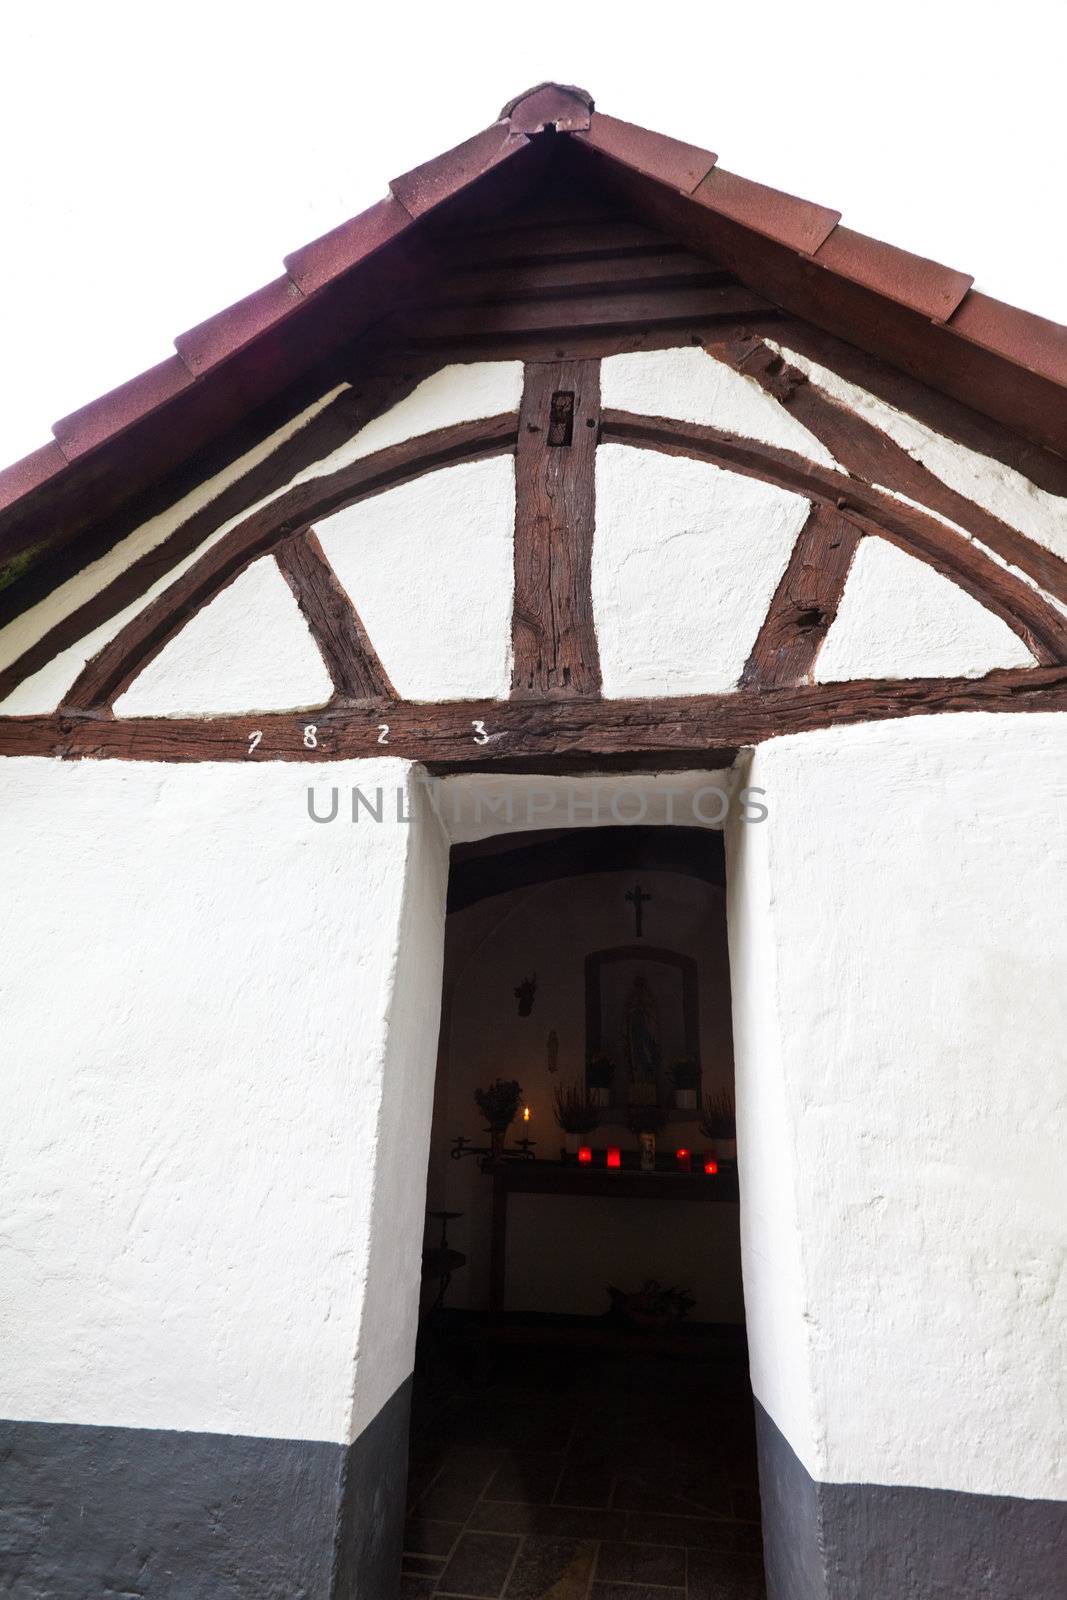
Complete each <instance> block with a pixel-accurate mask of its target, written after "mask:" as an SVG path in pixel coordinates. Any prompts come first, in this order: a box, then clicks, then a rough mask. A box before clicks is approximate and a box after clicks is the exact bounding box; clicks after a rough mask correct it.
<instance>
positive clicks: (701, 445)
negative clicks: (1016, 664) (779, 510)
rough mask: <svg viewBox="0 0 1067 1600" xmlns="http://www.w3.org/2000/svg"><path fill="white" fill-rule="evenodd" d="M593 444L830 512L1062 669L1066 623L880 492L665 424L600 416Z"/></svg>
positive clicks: (1012, 577) (976, 553)
mask: <svg viewBox="0 0 1067 1600" xmlns="http://www.w3.org/2000/svg"><path fill="white" fill-rule="evenodd" d="M601 437H602V439H605V440H612V441H614V442H616V443H619V444H630V445H637V446H639V447H640V448H643V449H646V450H660V451H663V452H664V453H666V454H667V455H680V456H690V457H692V458H693V459H694V460H696V461H710V462H712V463H714V464H715V465H717V466H722V467H728V468H729V469H730V470H731V471H732V472H739V473H743V474H744V475H745V476H746V477H751V478H759V479H762V481H763V482H765V483H773V484H776V485H778V487H780V488H783V489H791V490H792V491H793V492H794V493H796V494H801V495H805V496H806V497H807V498H808V499H810V500H817V501H821V502H822V503H823V504H825V505H829V506H832V507H835V508H836V509H837V510H838V511H839V512H840V513H841V514H842V516H844V517H846V518H848V520H849V521H851V522H854V523H856V525H857V527H859V529H860V530H861V531H862V532H864V533H879V534H881V535H882V537H883V538H886V539H888V540H890V542H891V543H893V544H896V545H898V546H899V547H900V548H901V549H902V550H905V551H907V553H908V554H909V555H913V556H917V557H918V558H919V559H920V560H921V561H926V562H928V563H929V564H930V565H931V566H932V567H934V568H935V569H936V570H937V571H938V572H941V573H942V574H943V575H944V576H945V577H947V578H951V579H952V581H953V582H954V583H957V584H958V585H959V586H960V588H961V589H965V590H966V591H967V593H968V594H970V595H972V596H973V598H974V599H975V600H977V601H978V603H979V604H980V605H983V606H985V607H986V608H987V610H989V611H992V612H994V613H995V614H996V615H997V616H998V617H1000V618H1001V619H1002V621H1004V622H1006V623H1007V625H1008V627H1009V628H1011V630H1012V632H1013V633H1016V634H1017V635H1018V636H1019V638H1020V639H1022V641H1023V643H1024V644H1025V645H1026V647H1027V649H1028V650H1030V652H1031V653H1032V655H1033V656H1034V658H1035V660H1036V661H1037V662H1039V663H1040V664H1041V665H1043V666H1052V665H1055V664H1057V663H1060V662H1063V661H1067V617H1065V616H1064V615H1063V614H1062V612H1059V611H1057V610H1056V608H1055V607H1054V606H1052V605H1050V604H1049V602H1048V601H1047V600H1045V599H1044V598H1043V597H1042V596H1041V595H1040V594H1038V593H1037V592H1036V590H1034V589H1032V588H1031V587H1030V586H1029V584H1027V583H1025V582H1024V581H1023V579H1021V578H1019V577H1017V576H1016V574H1015V573H1013V572H1009V571H1008V570H1007V569H1006V568H1004V567H1001V566H999V565H998V564H997V563H996V562H995V561H993V560H992V558H991V557H989V556H987V555H986V554H985V553H984V551H982V550H980V549H979V548H978V547H977V546H976V545H974V544H972V543H970V542H969V541H967V540H965V539H963V538H961V537H960V535H959V534H958V533H955V532H953V530H952V529H951V528H948V527H946V526H945V524H944V523H943V522H939V521H938V520H937V518H936V517H933V516H931V515H928V514H927V513H925V512H924V511H922V510H919V509H917V508H916V507H914V506H910V505H907V504H905V503H904V502H903V501H900V500H897V499H896V498H894V496H893V495H892V494H890V493H888V491H883V490H881V489H877V488H874V487H872V486H871V485H869V484H865V483H863V482H861V481H860V480H859V479H858V478H850V477H845V476H844V475H843V474H841V473H838V472H834V471H833V469H832V468H829V467H823V466H819V465H817V464H816V463H814V462H812V461H808V460H806V458H805V457H803V456H800V455H797V454H795V453H794V452H793V451H792V450H782V449H780V448H778V447H777V446H775V445H769V444H761V443H758V442H757V441H755V440H753V439H742V438H737V437H736V436H735V435H733V434H729V433H723V432H722V431H721V430H720V429H718V428H712V427H708V426H705V425H703V424H700V423H695V422H679V421H677V420H675V419H672V418H670V417H647V416H635V415H633V414H632V413H630V412H627V411H604V412H603V413H602V415H601Z"/></svg>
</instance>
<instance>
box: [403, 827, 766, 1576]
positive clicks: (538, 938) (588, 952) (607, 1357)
mask: <svg viewBox="0 0 1067 1600" xmlns="http://www.w3.org/2000/svg"><path fill="white" fill-rule="evenodd" d="M448 906H449V914H448V919H447V929H446V944H445V972H444V994H443V1007H442V1021H441V1037H440V1046H439V1056H438V1071H437V1081H436V1088H435V1100H434V1119H433V1132H432V1136H431V1145H430V1157H429V1169H428V1175H427V1211H428V1220H427V1230H426V1239H425V1250H424V1278H423V1300H422V1320H421V1326H420V1336H419V1348H418V1357H417V1362H416V1373H415V1387H414V1401H413V1409H412V1427H411V1468H410V1479H409V1485H408V1506H409V1516H408V1524H407V1532H406V1537H405V1555H404V1571H403V1579H402V1584H403V1588H402V1593H403V1594H404V1595H405V1596H414V1595H441V1596H444V1595H464V1596H476V1597H479V1600H481V1597H484V1600H493V1597H500V1596H504V1597H506V1600H542V1597H543V1600H585V1597H591V1600H756V1597H758V1596H760V1595H762V1594H763V1592H764V1589H763V1570H762V1558H761V1530H760V1508H759V1496H758V1489H757V1477H756V1446H755V1433H754V1425H753V1409H752V1393H751V1389H750V1387H749V1381H748V1362H747V1349H746V1343H745V1328H744V1301H743V1295H742V1285H741V1251H740V1230H739V1208H738V1189H737V1167H736V1134H735V1129H734V1125H733V1121H732V1107H733V1048H732V1031H731V1012H730V983H729V962H728V952H727V936H726V894H725V867H724V855H723V840H722V835H721V834H720V833H718V832H715V831H712V830H710V829H704V828H700V829H689V828H681V827H612V828H586V829H581V830H553V831H546V832H532V833H530V832H528V833H523V834H506V835H498V836H494V837H492V838H489V839H483V840H481V841H480V842H478V843H475V844H467V845H459V846H457V847H455V848H454V850H453V853H452V861H451V871H450V878H449V901H448ZM514 1085H517V1086H518V1091H516V1089H515V1088H514V1087H513V1086H514ZM511 1111H513V1112H514V1115H513V1116H512V1117H511V1119H510V1120H508V1121H507V1122H506V1126H503V1124H504V1123H505V1120H506V1119H507V1118H508V1116H509V1113H510V1112H511ZM561 1119H562V1121H563V1122H564V1123H565V1124H568V1126H560V1120H561ZM494 1121H495V1122H496V1123H497V1124H498V1125H497V1127H496V1128H494V1127H493V1126H492V1123H493V1122H494Z"/></svg>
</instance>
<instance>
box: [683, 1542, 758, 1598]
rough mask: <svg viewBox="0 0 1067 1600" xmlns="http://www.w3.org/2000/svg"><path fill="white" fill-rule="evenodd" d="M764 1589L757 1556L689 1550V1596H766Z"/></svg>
mask: <svg viewBox="0 0 1067 1600" xmlns="http://www.w3.org/2000/svg"><path fill="white" fill-rule="evenodd" d="M765 1593H766V1591H765V1589H764V1586H763V1563H762V1561H760V1559H759V1557H758V1556H739V1555H721V1554H719V1552H718V1551H715V1550H690V1551H689V1600H763V1596H764V1594H765Z"/></svg>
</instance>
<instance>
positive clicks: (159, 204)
mask: <svg viewBox="0 0 1067 1600" xmlns="http://www.w3.org/2000/svg"><path fill="white" fill-rule="evenodd" d="M0 42H2V47H3V53H4V58H5V59H4V74H3V76H4V93H3V96H2V97H0V150H2V151H3V163H2V166H0V185H2V202H3V203H2V207H0V234H2V241H0V242H2V244H3V250H2V255H0V260H2V261H3V264H4V268H5V271H4V283H3V289H4V292H3V294H2V296H0V341H2V344H0V348H2V350H3V355H4V367H3V372H4V382H3V386H2V394H0V462H7V461H10V460H13V459H14V458H16V457H17V456H20V455H22V454H24V453H25V452H26V451H28V450H31V449H33V448H35V447H36V446H37V445H39V444H41V443H43V442H44V440H45V439H47V437H48V431H49V424H50V423H51V422H52V421H53V420H54V419H55V418H57V417H60V416H63V415H64V414H65V413H66V412H68V411H71V410H73V409H74V408H75V407H77V406H79V405H82V404H84V403H85V402H86V401H87V400H90V399H92V398H94V397H95V396H96V395H98V394H101V393H103V392H104V391H105V390H107V389H109V388H112V387H113V386H114V385H115V384H117V383H120V382H122V381H123V380H124V379H126V378H128V377H131V376H133V374H135V373H136V372H138V371H140V370H141V369H142V368H144V367H146V366H150V365H152V363H154V362H156V361H159V360H161V359H162V358H163V357H165V356H166V355H168V354H170V352H171V340H172V338H173V336H174V335H175V334H176V333H179V332H181V331H182V330H183V329H185V328H188V327H191V326H192V325H194V324H195V323H197V322H199V321H201V320H202V319H203V318H204V317H206V316H209V315H211V314H212V313H213V312H215V311H217V310H220V309H221V308H222V307H223V306H225V305H227V304H229V302H230V301H232V300H236V299H238V298H239V297H240V296H241V295H243V294H246V293H248V292H249V291H250V290H252V289H254V288H256V287H257V286H258V285H259V284H261V283H263V282H266V281H267V280H268V279H270V278H272V277H275V276H277V275H278V273H279V272H280V271H281V270H282V268H281V258H282V256H283V255H285V254H286V253H288V252H289V251H290V250H293V249H295V248H296V247H297V246H298V245H301V244H303V243H305V242H306V241H307V240H308V239H311V238H314V237H315V236H316V235H317V234H320V233H323V232H325V231H326V229H328V228H330V227H333V226H334V225H335V224H336V223H337V222H339V221H341V220H342V219H343V218H345V217H347V216H351V215H352V214H354V213H355V212H357V211H360V210H362V209H363V208H364V207H365V206H366V205H369V204H370V203H371V202H373V201H374V200H376V199H378V198H379V197H380V196H381V195H382V194H384V192H385V189H386V184H387V182H388V179H389V178H390V177H392V176H395V175H396V174H397V173H400V172H404V171H406V170H407V169H408V168H409V167H412V166H414V165H415V164H416V163H417V162H419V161H423V160H426V159H427V158H428V157H430V156H433V155H436V154H438V153H439V152H440V151H442V150H444V149H446V148H448V146H449V145H452V144H455V143H457V142H458V141H459V140H460V139H463V138H466V137H467V136H468V135H469V134H471V133H473V132H476V131H477V129H478V128H480V127H483V126H484V125H485V124H486V123H488V122H491V121H492V120H493V118H494V117H495V116H496V114H497V112H498V111H499V109H500V107H501V105H502V104H503V103H504V101H505V100H507V99H509V98H510V97H511V96H512V95H514V94H516V93H517V92H518V91H520V90H521V89H524V88H527V87H529V86H530V85H531V84H534V83H536V82H538V81H540V80H541V79H544V78H555V79H557V80H558V81H561V82H564V83H579V84H582V85H583V86H584V87H585V88H587V89H589V90H590V91H591V92H592V93H593V95H594V96H595V97H596V101H597V104H598V106H599V107H600V109H601V110H604V111H610V112H612V113H614V114H615V115H616V116H621V117H625V118H627V119H628V120H630V121H633V122H639V123H642V124H643V125H644V126H646V127H650V128H657V129H659V130H660V131H662V132H664V133H670V134H673V135H675V136H676V137H678V138H681V139H688V140H690V141H691V142H693V143H695V144H701V145H704V146H706V147H708V148H709V149H712V150H715V151H717V152H718V154H719V157H720V161H721V163H722V165H723V166H724V167H726V168H727V169H729V170H731V171H735V172H740V173H743V174H744V175H745V176H747V177H752V178H757V179H760V180H761V181H763V182H766V183H770V184H774V185H776V186H777V187H779V188H783V189H788V190H792V191H793V192H794V193H796V194H800V195H803V196H805V197H806V198H808V199H812V200H816V201H819V202H821V203H822V204H825V205H832V206H836V207H838V209H840V210H841V211H842V212H843V213H844V220H845V222H846V223H848V224H849V225H851V226H852V227H855V228H858V229H860V230H862V231H864V232H867V233H871V234H873V235H874V236H875V237H877V238H881V239H886V240H889V241H890V242H892V243H894V244H899V245H903V246H905V247H907V248H910V249H913V250H916V251H918V252H920V253H921V254H924V255H928V256H933V257H934V258H935V259H939V260H941V261H944V262H945V263H947V264H948V265H950V266H953V267H958V268H961V269H963V270H965V271H969V272H972V273H974V275H975V279H976V283H977V286H978V287H979V288H982V289H984V290H986V291H987V292H988V293H990V294H994V295H997V296H998V297H1000V298H1001V299H1005V300H1009V301H1011V302H1013V303H1014V304H1016V305H1021V306H1025V307H1027V308H1028V309H1030V310H1033V311H1038V312H1041V313H1042V314H1043V315H1045V316H1049V317H1053V318H1055V319H1056V320H1058V321H1062V322H1067V272H1065V270H1064V257H1065V254H1067V251H1065V248H1064V246H1065V243H1067V223H1065V221H1064V215H1065V201H1064V196H1065V190H1067V183H1065V179H1064V171H1065V162H1064V156H1065V153H1067V152H1065V144H1067V139H1065V134H1064V127H1065V118H1064V99H1065V76H1064V75H1065V70H1067V68H1065V63H1067V0H1011V3H1010V4H1006V3H1004V0H996V3H991V0H971V3H969V4H964V3H961V0H922V3H917V0H881V3H880V4H877V5H875V4H872V3H871V0H849V3H841V0H791V3H789V4H783V3H780V0H761V3H760V4H758V5H753V4H751V3H749V4H746V3H745V0H730V3H729V4H727V5H722V4H718V3H715V0H704V3H692V0H686V3H678V0H656V3H654V4H653V5H651V6H643V7H641V9H640V11H638V10H636V9H631V8H630V7H624V6H623V5H620V4H617V3H616V4H615V5H611V4H605V3H603V0H601V3H600V4H593V5H590V4H587V3H586V4H583V3H581V0H578V3H575V0H570V3H563V4H561V3H559V0H557V3H555V4H551V3H546V0H542V3H540V4H535V5H529V4H527V5H521V6H507V5H501V4H499V3H498V4H495V5H489V4H482V3H477V4H463V3H462V0H454V3H453V4H451V5H449V4H441V3H438V4H435V5H426V4H407V5H404V4H398V3H395V0H394V3H393V4H391V5H388V4H387V5H374V6H369V5H365V4H364V5H360V4H358V3H352V0H348V3H340V0H289V3H287V4H285V5H280V4H275V3H273V0H260V3H258V4H252V3H250V0H213V3H210V4H205V3H203V0H182V3H181V4H175V3H173V0H170V3H167V0H155V3H146V0H137V3H129V0H58V3H53V4H50V5H48V6H39V7H37V8H33V10H32V11H31V8H30V7H19V8H17V9H16V8H14V7H12V8H10V9H8V10H7V12H6V15H5V18H4V21H3V24H2V32H0Z"/></svg>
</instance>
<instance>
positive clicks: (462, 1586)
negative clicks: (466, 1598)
mask: <svg viewBox="0 0 1067 1600" xmlns="http://www.w3.org/2000/svg"><path fill="white" fill-rule="evenodd" d="M518 1548H519V1540H518V1539H516V1538H509V1537H508V1536H507V1535H504V1534H499V1533H469V1532H468V1533H464V1534H461V1535H460V1539H459V1543H458V1544H457V1545H456V1548H455V1549H454V1550H453V1552H452V1555H451V1557H450V1558H449V1562H448V1565H447V1566H446V1568H445V1570H444V1572H443V1573H442V1574H441V1577H440V1580H439V1582H438V1586H437V1591H436V1592H437V1593H438V1594H457V1595H476V1596H478V1597H479V1600H497V1597H498V1595H499V1594H500V1592H501V1590H502V1589H503V1587H504V1584H505V1582H506V1581H507V1576H508V1573H509V1572H510V1571H511V1563H512V1562H513V1561H514V1559H515V1552H516V1551H517V1550H518Z"/></svg>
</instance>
